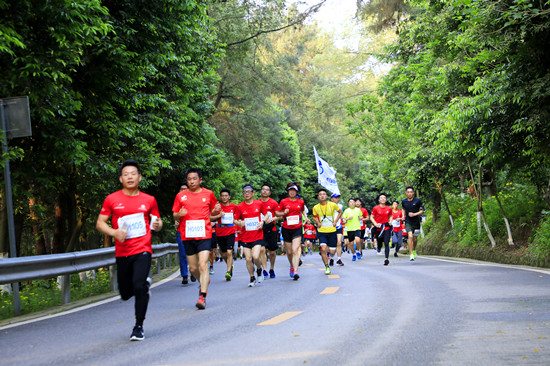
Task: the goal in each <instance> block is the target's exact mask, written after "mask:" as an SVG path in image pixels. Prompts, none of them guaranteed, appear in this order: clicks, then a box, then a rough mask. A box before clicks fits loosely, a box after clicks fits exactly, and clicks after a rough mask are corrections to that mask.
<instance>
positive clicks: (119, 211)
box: [100, 190, 160, 257]
mask: <svg viewBox="0 0 550 366" xmlns="http://www.w3.org/2000/svg"><path fill="white" fill-rule="evenodd" d="M100 215H106V216H112V218H111V225H112V227H113V229H115V230H116V229H118V227H119V219H122V221H125V222H126V224H127V225H128V227H129V228H128V237H127V239H126V240H124V242H119V241H118V240H116V239H115V257H127V256H130V255H134V254H139V253H143V252H148V253H152V248H151V228H150V222H151V215H154V216H157V217H160V214H159V209H158V205H157V201H156V200H155V197H153V196H151V195H148V194H146V193H143V192H139V194H138V195H136V196H128V195H126V194H124V192H123V191H122V190H120V191H117V192H114V193H111V194H110V195H108V196H107V198H105V201H104V202H103V207H102V208H101V212H100ZM122 221H120V222H121V223H122ZM131 236H133V237H131Z"/></svg>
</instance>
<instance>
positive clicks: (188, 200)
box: [172, 188, 218, 240]
mask: <svg viewBox="0 0 550 366" xmlns="http://www.w3.org/2000/svg"><path fill="white" fill-rule="evenodd" d="M216 203H218V200H217V199H216V196H214V193H213V192H212V191H211V190H209V189H206V188H201V190H200V192H190V191H189V190H188V189H186V190H184V191H181V192H179V193H178V194H177V195H176V199H175V200H174V205H173V206H172V212H179V210H180V209H181V208H182V207H185V209H186V210H187V215H185V216H183V217H182V218H180V224H179V227H178V231H179V232H180V233H181V240H202V239H211V238H212V225H211V224H210V213H211V212H212V210H214V207H215V206H216ZM203 225H204V226H203ZM192 228H193V230H194V229H196V230H197V231H195V232H201V233H202V232H203V233H204V235H200V236H196V235H193V234H192ZM202 230H204V231H202Z"/></svg>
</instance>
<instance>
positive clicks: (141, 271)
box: [96, 159, 162, 341]
mask: <svg viewBox="0 0 550 366" xmlns="http://www.w3.org/2000/svg"><path fill="white" fill-rule="evenodd" d="M119 180H120V183H122V189H121V190H120V191H117V192H114V193H111V194H110V195H108V196H107V198H105V201H104V202H103V207H102V208H101V212H100V213H99V215H98V217H97V223H96V228H97V230H98V231H100V232H102V233H103V234H105V235H108V236H112V237H114V238H115V258H116V265H117V282H118V289H119V292H120V297H121V298H122V300H124V301H126V300H129V299H130V298H131V297H132V296H135V306H134V309H135V317H136V324H135V326H134V329H133V330H132V334H131V335H130V340H131V341H142V340H144V339H145V334H144V332H143V322H144V320H145V314H146V313H147V305H148V303H149V298H150V293H149V286H151V278H149V272H150V271H151V256H152V253H153V250H152V247H151V229H152V230H155V231H159V230H160V229H162V220H161V219H160V213H159V209H158V206H157V201H156V200H155V198H154V197H153V196H150V195H148V194H146V193H143V192H140V190H139V188H138V185H139V182H141V173H140V170H139V166H138V164H137V162H136V161H135V160H132V159H130V160H126V161H125V162H123V163H122V166H121V168H120V178H119ZM111 216H112V219H111V225H112V227H111V226H109V224H108V223H107V221H108V220H109V217H111Z"/></svg>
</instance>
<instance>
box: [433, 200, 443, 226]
mask: <svg viewBox="0 0 550 366" xmlns="http://www.w3.org/2000/svg"><path fill="white" fill-rule="evenodd" d="M440 212H441V195H440V194H438V193H436V194H435V195H434V207H433V208H432V220H433V223H434V224H435V223H438V222H439V213H440Z"/></svg>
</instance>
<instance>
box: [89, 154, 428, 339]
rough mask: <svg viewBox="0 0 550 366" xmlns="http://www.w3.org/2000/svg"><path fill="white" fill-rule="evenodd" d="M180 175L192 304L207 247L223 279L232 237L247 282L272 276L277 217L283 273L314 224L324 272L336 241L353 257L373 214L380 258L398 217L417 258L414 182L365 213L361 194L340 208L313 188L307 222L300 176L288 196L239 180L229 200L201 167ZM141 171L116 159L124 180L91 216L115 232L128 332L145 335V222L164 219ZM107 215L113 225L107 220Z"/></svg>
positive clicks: (156, 224) (178, 203)
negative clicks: (129, 306) (207, 184)
mask: <svg viewBox="0 0 550 366" xmlns="http://www.w3.org/2000/svg"><path fill="white" fill-rule="evenodd" d="M185 177H186V183H187V184H184V185H182V186H181V187H180V192H179V193H178V194H177V195H176V197H175V200H174V204H173V207H172V212H173V217H174V220H175V223H176V227H177V234H176V238H177V240H178V244H179V248H180V264H181V267H182V270H181V275H182V282H183V283H184V284H186V283H187V277H188V276H190V277H191V280H192V281H197V280H198V281H199V284H200V288H199V296H198V300H197V302H196V304H195V305H196V307H197V308H198V309H201V310H202V309H205V308H206V297H207V294H208V286H209V284H210V274H211V273H212V264H213V261H214V260H215V256H214V255H213V252H214V249H218V247H219V251H220V255H221V258H222V259H223V261H224V262H225V264H226V266H227V271H226V273H225V279H226V280H227V281H231V279H232V277H233V269H234V265H233V254H234V253H233V252H234V249H235V244H236V243H238V244H239V245H240V246H242V251H243V254H244V257H245V259H246V268H247V270H248V273H249V276H250V280H249V282H248V286H249V287H254V286H255V285H256V284H258V283H261V282H262V281H263V280H264V279H266V278H275V277H276V274H275V259H276V257H277V251H278V249H279V244H278V240H279V232H278V230H277V227H276V223H277V222H278V221H281V233H280V234H281V236H282V241H283V243H284V249H285V251H286V257H287V259H288V262H289V267H290V268H289V276H290V278H292V279H293V280H295V281H296V280H298V279H299V278H300V275H299V266H300V264H301V256H302V241H303V238H304V237H305V236H307V235H308V234H309V235H308V236H309V237H310V238H311V235H312V232H313V233H315V232H316V239H317V240H318V242H319V252H320V255H321V258H322V261H323V264H324V266H325V274H330V273H331V269H330V267H332V266H333V265H334V260H335V259H336V264H337V265H340V266H343V265H344V263H343V261H342V258H341V257H342V250H343V249H342V246H344V247H345V248H347V249H348V250H349V251H351V253H352V261H355V260H357V259H361V257H362V249H363V244H364V240H363V238H364V234H365V232H366V230H367V225H366V221H368V220H370V221H371V222H372V236H373V237H374V238H376V242H377V248H378V250H379V251H380V249H381V248H382V246H384V247H385V256H386V259H385V262H384V265H388V264H389V258H388V257H389V252H390V251H389V240H390V237H391V235H392V232H393V233H396V231H395V228H397V227H399V228H400V230H402V229H401V226H402V224H403V222H404V223H405V227H406V228H405V230H406V232H407V233H410V235H409V239H408V247H409V250H410V260H414V259H415V258H416V250H415V249H416V239H417V236H418V233H419V229H420V215H421V214H422V213H423V212H424V207H423V206H422V202H421V201H420V200H419V199H418V198H416V197H414V194H415V193H414V189H413V188H412V187H407V190H406V193H407V198H406V199H405V200H403V202H402V210H398V209H397V206H395V204H397V205H398V203H397V202H393V204H392V205H393V209H392V207H388V206H387V205H386V201H387V198H386V196H385V195H384V194H381V195H380V196H379V204H378V205H377V206H375V207H374V208H373V210H372V214H371V215H369V213H368V211H367V210H366V209H365V208H363V207H362V202H361V200H360V199H350V200H349V201H348V206H349V207H348V208H347V209H346V210H343V206H342V205H341V204H340V203H339V199H340V196H339V195H337V194H333V195H332V196H331V197H330V199H329V196H328V193H327V191H326V190H325V189H320V190H319V191H318V196H317V198H318V200H319V203H318V204H316V205H315V206H314V207H313V212H312V213H313V225H311V223H310V225H309V226H305V225H307V224H306V221H309V220H308V219H307V212H308V210H307V208H306V205H305V202H304V201H303V200H302V199H301V198H299V193H300V191H301V187H300V183H299V182H290V183H288V184H287V185H286V191H287V194H288V197H286V198H284V199H282V200H281V201H280V202H277V201H275V200H274V199H272V198H271V197H270V196H271V187H270V186H269V185H267V184H264V185H263V186H262V187H261V190H260V198H259V199H255V198H254V195H255V188H254V187H253V186H252V185H250V184H246V185H244V186H243V188H242V194H243V198H244V200H243V201H242V202H241V203H239V204H235V203H232V202H230V200H231V192H230V191H229V190H228V189H226V188H224V189H222V190H221V191H220V202H218V200H217V198H216V196H215V195H214V193H213V192H212V191H211V190H209V189H206V188H204V187H202V186H201V184H202V172H201V170H200V169H197V168H192V169H188V170H187V171H186V173H185ZM141 178H142V177H141V173H140V170H139V166H138V164H137V162H135V161H134V160H127V161H125V162H124V163H123V164H122V166H121V169H120V178H119V180H120V183H121V184H122V187H123V188H122V189H121V190H119V191H117V192H115V193H112V194H110V195H109V196H107V198H106V199H105V201H104V203H103V207H102V209H101V212H100V214H99V216H98V219H97V224H96V227H97V229H98V230H99V231H100V232H102V233H104V234H106V235H109V236H112V237H114V238H115V247H116V249H115V256H116V263H117V280H118V284H119V289H120V294H121V298H122V299H123V300H128V299H130V298H131V297H132V296H134V297H135V317H136V324H135V326H134V328H133V330H132V334H131V336H130V339H131V340H143V339H144V331H143V322H144V320H145V314H146V311H147V305H148V302H149V294H150V293H149V287H150V285H151V279H150V278H149V273H150V269H151V255H152V247H151V230H155V231H159V230H161V229H162V226H163V222H162V220H161V218H160V214H159V210H158V206H157V202H156V200H155V198H154V197H153V196H150V195H148V194H145V193H143V192H141V191H139V189H138V185H139V182H140V181H141ZM109 218H111V226H109V223H108V221H109ZM392 228H393V229H394V230H391V229H392ZM313 235H315V234H313ZM344 236H345V237H344ZM396 236H397V235H396ZM394 240H397V239H394ZM397 250H398V249H397ZM268 261H269V271H268V267H267V266H268V264H267V262H268ZM209 262H210V264H209ZM187 267H188V269H187Z"/></svg>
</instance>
